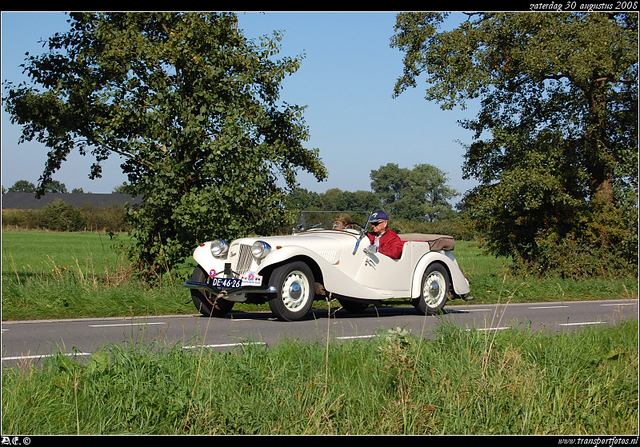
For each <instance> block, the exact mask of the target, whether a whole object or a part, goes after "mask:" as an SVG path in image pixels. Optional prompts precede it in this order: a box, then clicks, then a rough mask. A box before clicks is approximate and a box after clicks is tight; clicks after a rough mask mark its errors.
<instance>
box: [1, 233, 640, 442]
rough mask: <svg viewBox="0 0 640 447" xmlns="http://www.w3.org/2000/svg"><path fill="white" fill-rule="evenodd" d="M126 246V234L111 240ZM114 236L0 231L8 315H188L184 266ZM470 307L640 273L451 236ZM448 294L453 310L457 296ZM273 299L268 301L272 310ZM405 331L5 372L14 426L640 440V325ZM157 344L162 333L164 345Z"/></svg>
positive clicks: (563, 293) (117, 349) (151, 353)
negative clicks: (567, 262) (534, 261)
mask: <svg viewBox="0 0 640 447" xmlns="http://www.w3.org/2000/svg"><path fill="white" fill-rule="evenodd" d="M118 237H119V238H121V240H122V239H124V240H125V241H126V236H118ZM117 243H118V241H112V240H110V239H109V237H108V236H106V235H105V234H97V233H48V232H39V231H29V232H27V231H3V233H2V260H3V262H2V305H3V320H19V319H36V318H76V317H89V316H92V317H93V316H98V317H106V316H118V315H135V316H141V315H159V314H181V313H188V314H192V313H195V309H194V307H193V304H192V303H191V300H190V297H189V293H188V290H185V288H184V287H183V286H182V282H183V281H184V279H185V278H187V277H188V276H189V275H190V272H191V268H192V266H189V265H187V266H185V267H184V268H182V269H178V270H176V271H173V272H169V273H168V274H166V275H164V276H163V277H159V278H157V280H156V281H154V282H152V283H151V284H150V283H146V282H142V281H139V280H137V279H136V278H135V277H134V276H132V272H131V271H130V269H129V268H128V265H127V262H126V259H125V257H124V256H123V255H122V254H120V253H119V251H118V250H117V249H116V248H115V247H114V245H117ZM455 254H456V257H457V258H458V261H459V263H460V265H461V267H462V270H463V272H464V273H465V274H466V275H467V276H469V278H470V279H471V282H472V293H473V294H474V295H475V296H476V297H477V302H480V303H491V302H496V301H497V300H498V299H499V298H501V299H502V300H505V299H509V300H511V301H512V302H523V301H561V300H578V299H592V298H598V299H607V298H634V297H635V298H637V282H636V280H635V278H629V279H628V280H616V281H611V280H608V279H606V278H603V279H598V280H589V281H584V282H573V281H571V282H569V281H560V280H544V281H541V280H533V279H529V278H517V277H513V276H511V275H510V274H509V273H508V268H507V267H508V266H507V264H506V263H505V262H504V261H502V260H497V259H494V258H490V257H487V256H484V255H483V254H482V253H481V252H480V250H479V249H478V248H477V247H475V246H474V245H473V244H469V243H464V242H462V243H458V244H457V246H456V250H455ZM455 303H456V301H453V302H452V304H455ZM266 309H267V307H265V310H266ZM417 335H418V334H410V333H406V332H405V331H404V330H402V328H397V330H396V331H392V332H385V333H381V334H379V336H378V337H376V338H374V339H371V340H367V341H350V342H340V343H331V344H328V343H327V344H322V343H302V342H300V341H297V340H292V341H286V342H283V343H281V344H278V345H277V346H274V347H262V346H260V345H248V346H246V347H244V348H242V349H240V348H238V349H237V350H235V351H231V352H227V353H219V352H216V351H210V350H207V349H205V348H203V349H202V350H199V351H193V350H184V349H182V347H181V346H162V345H160V344H158V345H151V346H147V345H144V346H143V345H141V344H138V343H136V342H135V341H132V342H131V343H129V344H128V345H123V346H120V345H117V346H109V347H107V348H106V349H105V350H104V351H99V352H97V353H95V354H94V355H93V356H92V357H91V359H90V360H89V361H86V360H78V361H76V360H74V359H73V358H69V357H67V356H65V355H58V356H56V357H53V358H50V359H48V360H46V361H45V363H44V365H43V366H41V367H35V366H34V365H33V364H31V363H29V361H25V362H24V363H22V364H20V365H19V366H17V367H12V368H3V369H2V427H3V428H2V430H3V433H5V434H7V433H8V434H56V435H60V434H156V435H165V434H178V435H179V434H279V435H283V434H352V435H368V434H373V435H385V434H386V435H393V434H450V435H460V434H509V435H518V434H528V435H545V434H546V435H596V434H597V435H637V433H638V322H637V321H635V320H633V321H618V322H616V324H615V325H613V326H609V327H600V328H586V329H583V330H579V331H572V332H565V333H562V334H557V335H550V334H545V333H543V332H536V333H531V332H530V331H528V330H525V329H522V330H509V331H501V332H493V333H488V332H480V331H467V330H463V329H462V328H457V327H455V326H453V325H451V324H449V323H446V322H444V320H443V321H441V322H440V323H439V329H438V331H437V333H436V337H435V339H423V338H421V337H419V336H417ZM158 343H160V342H158Z"/></svg>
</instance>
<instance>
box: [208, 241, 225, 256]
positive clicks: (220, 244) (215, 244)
mask: <svg viewBox="0 0 640 447" xmlns="http://www.w3.org/2000/svg"><path fill="white" fill-rule="evenodd" d="M228 251H229V244H227V243H226V242H225V241H223V240H222V239H216V240H215V241H212V242H211V254H212V255H213V256H214V257H216V258H219V257H222V256H225V255H226V254H227V252H228Z"/></svg>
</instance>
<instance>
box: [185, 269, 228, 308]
mask: <svg viewBox="0 0 640 447" xmlns="http://www.w3.org/2000/svg"><path fill="white" fill-rule="evenodd" d="M191 281H194V282H204V283H206V282H209V275H207V272H205V271H204V269H203V268H202V267H200V266H199V265H198V266H196V268H195V270H194V271H193V274H192V275H191ZM191 300H192V301H193V304H194V305H195V306H196V309H198V311H199V312H200V313H201V314H202V315H204V316H205V317H224V316H225V315H227V314H228V313H229V312H231V309H232V308H233V304H234V303H233V301H227V300H225V299H223V298H218V299H216V296H215V295H214V294H213V293H211V292H209V291H208V290H204V289H191Z"/></svg>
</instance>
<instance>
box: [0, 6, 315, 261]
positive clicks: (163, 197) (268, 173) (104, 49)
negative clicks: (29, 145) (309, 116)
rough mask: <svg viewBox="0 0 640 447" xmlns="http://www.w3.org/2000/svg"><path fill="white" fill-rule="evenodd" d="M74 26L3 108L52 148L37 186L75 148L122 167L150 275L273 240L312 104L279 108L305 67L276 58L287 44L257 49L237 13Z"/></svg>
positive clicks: (94, 20) (302, 152)
mask: <svg viewBox="0 0 640 447" xmlns="http://www.w3.org/2000/svg"><path fill="white" fill-rule="evenodd" d="M70 23H71V29H70V31H69V32H67V33H64V34H60V33H58V34H56V35H54V36H53V37H51V38H49V39H48V41H47V45H48V49H49V51H48V52H47V53H45V54H43V55H40V56H29V57H28V58H27V59H26V61H25V64H24V67H25V72H26V74H27V75H28V76H29V77H30V79H31V84H30V85H26V84H20V85H18V86H13V85H12V84H10V83H9V85H8V87H7V88H6V90H7V94H6V97H5V104H6V110H7V111H8V112H9V113H10V114H11V116H12V120H13V122H14V123H18V124H20V125H22V126H23V131H22V137H21V140H22V141H30V140H33V139H36V140H37V141H40V142H42V143H44V144H45V145H46V146H47V147H49V148H50V149H51V150H50V152H49V158H48V160H47V163H46V166H45V169H44V172H43V174H42V176H41V178H40V180H39V185H38V190H39V192H42V191H43V190H44V187H45V186H46V184H47V183H48V182H50V180H51V174H52V173H53V172H55V171H56V170H57V169H59V168H60V165H61V163H62V162H63V161H65V160H66V157H67V155H68V154H69V153H70V152H71V151H72V150H78V152H79V153H80V154H82V155H87V154H88V153H91V155H93V156H94V157H95V163H94V164H93V166H92V168H91V172H90V177H91V178H96V177H100V176H101V172H102V167H101V162H103V161H104V160H106V159H107V158H108V157H109V156H111V155H114V154H115V155H118V156H120V157H122V158H123V159H124V162H123V164H122V169H123V171H124V173H126V174H127V176H128V180H129V184H130V185H131V187H132V188H133V190H134V191H135V192H136V193H137V194H142V195H144V198H145V199H144V202H143V203H142V204H141V205H140V206H138V207H137V208H135V209H130V210H129V217H130V219H131V224H132V230H131V234H132V236H134V240H135V241H136V245H135V247H134V255H135V259H136V261H137V262H138V265H139V266H140V267H141V268H143V269H145V270H146V271H147V272H158V271H160V270H161V269H162V268H164V267H166V266H169V267H170V266H172V265H174V264H175V263H178V262H181V261H182V260H183V259H184V258H185V257H186V256H188V255H190V254H191V252H192V250H193V248H194V246H196V245H197V243H198V242H201V241H203V240H208V239H210V238H212V237H221V238H225V239H233V238H235V237H237V236H239V235H242V234H247V233H251V232H256V233H268V232H270V231H273V230H274V229H275V228H277V227H278V226H279V225H280V224H281V223H282V222H283V219H284V207H283V200H284V197H285V195H286V192H287V190H289V189H291V188H293V187H294V186H295V185H296V174H297V172H298V171H299V170H300V169H302V170H306V171H308V172H310V173H312V174H313V175H314V176H315V177H316V178H317V179H318V180H323V179H324V178H325V177H326V170H325V167H324V165H323V164H322V162H321V160H320V158H319V152H318V150H317V149H305V148H304V147H303V143H304V142H305V141H307V140H308V129H307V126H306V125H305V122H304V119H303V115H302V112H303V110H304V108H303V107H300V106H295V105H290V104H287V103H280V102H279V93H280V89H281V82H282V80H283V79H284V77H285V76H288V75H291V74H293V73H294V72H295V71H296V70H297V69H298V67H299V66H300V59H299V58H288V57H287V58H283V59H281V60H276V59H275V56H276V55H277V53H278V51H279V41H280V40H281V35H280V34H279V33H274V35H273V36H271V37H267V36H265V37H262V38H260V39H259V40H257V41H256V40H249V39H247V38H246V37H245V36H244V35H243V34H242V31H241V30H238V22H237V18H236V15H235V14H232V13H184V14H183V13H108V14H107V13H73V14H70Z"/></svg>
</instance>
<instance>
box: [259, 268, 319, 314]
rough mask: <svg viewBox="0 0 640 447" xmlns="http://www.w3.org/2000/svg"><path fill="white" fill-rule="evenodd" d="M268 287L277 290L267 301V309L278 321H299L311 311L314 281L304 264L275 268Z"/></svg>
mask: <svg viewBox="0 0 640 447" xmlns="http://www.w3.org/2000/svg"><path fill="white" fill-rule="evenodd" d="M269 285H270V286H275V287H276V288H277V290H278V292H277V294H276V296H275V297H274V298H273V299H271V300H269V308H270V309H271V312H273V313H274V315H275V316H276V317H277V318H278V319H280V320H285V321H297V320H301V319H302V318H304V317H305V316H306V315H307V313H309V311H310V310H311V306H312V305H313V299H314V297H315V281H314V278H313V272H311V269H310V268H309V267H308V266H307V264H305V263H304V262H299V261H298V262H292V263H290V264H285V265H282V266H280V267H278V268H276V269H275V270H274V271H273V273H272V274H271V279H270V281H269Z"/></svg>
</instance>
